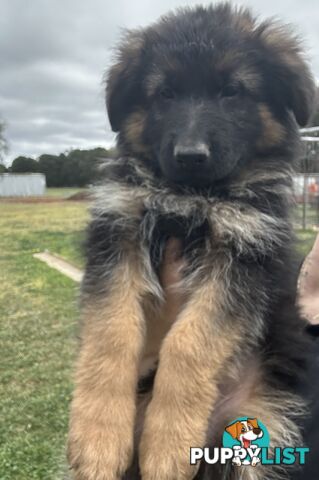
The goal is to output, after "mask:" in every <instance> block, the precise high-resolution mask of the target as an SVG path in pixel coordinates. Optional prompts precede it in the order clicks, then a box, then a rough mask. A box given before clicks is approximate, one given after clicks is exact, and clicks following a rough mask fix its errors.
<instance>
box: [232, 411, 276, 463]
mask: <svg viewBox="0 0 319 480" xmlns="http://www.w3.org/2000/svg"><path fill="white" fill-rule="evenodd" d="M223 446H227V447H231V448H232V449H233V450H234V457H233V460H232V462H233V464H234V465H236V466H237V467H240V466H241V465H251V466H253V467H255V466H256V465H257V464H258V463H260V458H259V453H260V449H261V447H263V446H267V447H268V446H269V435H268V432H267V430H266V428H265V427H264V425H263V424H262V423H261V422H260V421H259V420H257V418H249V417H243V418H240V419H237V420H236V421H235V422H233V423H231V424H229V425H228V426H227V427H226V428H225V432H224V436H223Z"/></svg>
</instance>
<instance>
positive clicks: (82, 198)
mask: <svg viewBox="0 0 319 480" xmlns="http://www.w3.org/2000/svg"><path fill="white" fill-rule="evenodd" d="M91 195H92V194H91V193H90V192H88V191H84V192H77V193H73V195H70V196H69V197H68V198H67V200H72V201H76V202H87V201H89V200H91Z"/></svg>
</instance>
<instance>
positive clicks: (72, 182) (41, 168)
mask: <svg viewBox="0 0 319 480" xmlns="http://www.w3.org/2000/svg"><path fill="white" fill-rule="evenodd" d="M114 155H116V152H115V150H114V149H109V150H106V149H105V148H101V147H98V148H94V149H92V150H79V149H77V150H71V151H69V152H67V153H61V154H60V155H50V154H46V153H45V154H43V155H40V157H39V158H38V159H36V160H35V159H34V158H30V157H24V156H19V157H17V158H15V159H14V160H13V162H12V165H11V167H8V168H6V167H4V165H1V167H2V168H1V171H0V173H5V172H8V173H43V174H44V175H45V176H46V184H47V186H48V187H84V186H86V185H89V184H90V183H92V182H94V180H96V178H97V176H98V166H99V165H100V164H101V162H102V161H103V159H105V158H110V157H114Z"/></svg>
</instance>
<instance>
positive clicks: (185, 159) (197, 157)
mask: <svg viewBox="0 0 319 480" xmlns="http://www.w3.org/2000/svg"><path fill="white" fill-rule="evenodd" d="M208 159H209V147H208V145H206V144H205V143H197V144H195V145H187V144H177V145H175V147H174V160H175V162H176V164H177V165H178V166H179V167H180V168H186V169H190V170H192V169H195V168H201V167H204V166H205V165H206V164H207V163H208Z"/></svg>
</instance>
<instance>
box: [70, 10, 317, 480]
mask: <svg viewBox="0 0 319 480" xmlns="http://www.w3.org/2000/svg"><path fill="white" fill-rule="evenodd" d="M172 78H173V80H172ZM168 84H169V85H168ZM312 94H313V83H312V80H311V75H310V73H309V71H308V68H307V66H306V63H305V61H304V59H303V57H302V54H301V52H300V48H299V44H298V41H297V40H296V38H295V37H294V35H293V34H292V33H291V32H290V31H289V29H287V28H284V27H282V26H280V25H278V24H277V23H274V22H272V21H270V22H265V23H261V24H258V23H257V22H256V20H255V19H254V18H253V17H252V16H251V14H250V13H249V12H248V11H246V10H237V9H235V8H233V7H230V6H229V5H227V4H223V5H218V6H214V7H207V8H204V7H198V8H195V9H189V10H188V9H185V10H181V11H178V12H177V13H175V14H171V15H168V16H167V17H164V18H162V19H161V20H160V21H159V22H158V23H156V24H154V25H151V26H150V27H148V28H146V29H144V30H137V31H133V32H129V33H128V34H127V36H126V37H125V39H124V40H123V43H122V44H121V46H120V48H119V57H118V61H117V63H116V64H115V66H114V67H113V68H112V69H111V71H110V74H109V77H108V82H107V106H108V113H109V117H110V122H111V125H112V127H113V129H114V130H115V131H118V132H119V142H118V146H119V151H120V158H118V159H116V160H112V161H109V162H106V164H105V166H104V177H105V180H104V181H103V182H102V183H101V185H100V186H99V187H97V189H96V202H95V205H94V207H93V209H92V221H91V224H90V227H89V233H88V252H87V255H88V256H87V267H86V273H85V278H84V281H83V291H82V302H83V328H82V342H81V349H80V354H79V359H78V364H77V371H76V387H75V392H74V398H73V402H72V408H71V420H70V432H69V448H68V454H69V462H70V465H71V467H72V472H73V475H74V478H75V479H76V480H119V479H121V478H126V479H129V480H135V479H138V478H142V479H143V480H190V479H192V478H195V476H196V478H197V479H201V480H204V479H214V480H217V479H221V478H224V477H223V472H222V470H221V469H220V470H219V469H218V468H217V467H215V468H213V467H208V466H207V465H205V464H202V465H201V466H200V469H199V472H197V471H196V469H195V468H194V467H193V466H191V465H190V464H189V448H190V447H191V446H197V447H199V446H204V445H208V446H216V445H219V444H220V441H221V435H222V432H223V430H224V428H225V426H226V425H227V424H229V423H230V422H231V421H233V420H234V419H235V418H237V417H240V416H244V415H249V416H250V417H252V418H258V419H260V420H261V421H262V422H263V423H264V424H265V425H266V426H267V428H268V430H269V433H270V438H271V441H272V446H273V447H274V446H279V447H280V446H281V447H284V446H293V445H298V446H299V445H300V444H302V438H301V432H300V429H299V427H298V421H297V418H298V416H300V415H302V414H303V413H304V410H305V409H304V404H303V401H302V399H301V398H299V397H298V396H297V395H296V393H295V386H296V384H297V382H298V378H299V375H300V374H301V372H302V368H303V365H304V352H305V350H306V349H307V347H306V339H305V337H304V335H303V329H304V325H303V322H302V320H301V319H300V318H299V315H298V312H297V309H296V307H295V306H294V300H295V277H294V271H293V235H292V230H291V225H290V220H289V209H290V203H291V192H292V172H293V165H294V160H295V157H296V155H297V152H298V146H299V138H298V133H297V123H298V124H299V125H304V124H305V123H306V122H307V120H308V117H309V114H310V110H311V102H312ZM185 131H187V132H188V133H187V135H188V138H187V141H189V140H190V141H194V143H196V142H197V143H196V144H198V142H203V141H205V142H206V143H207V145H208V147H207V149H208V151H209V152H210V153H209V157H207V165H206V166H205V168H206V170H205V175H201V172H196V171H193V170H192V171H191V172H186V173H185V172H183V171H181V169H180V165H176V163H174V162H175V161H176V158H174V153H173V152H174V146H175V145H176V144H177V143H178V141H181V140H180V139H181V138H182V139H183V135H184V133H185ZM183 141H185V139H184V140H183ZM199 160H200V162H201V158H200V159H199ZM205 161H206V160H205ZM198 168H199V169H200V168H201V165H199V167H198ZM190 173H191V174H190ZM172 236H173V237H178V238H180V240H181V242H182V245H183V258H184V264H185V266H184V267H183V269H182V271H181V281H180V283H179V284H178V285H176V288H177V289H179V290H180V292H181V293H182V294H183V295H184V297H185V303H184V307H183V308H182V310H181V311H180V312H179V313H178V315H177V318H176V319H173V321H172V320H171V319H168V318H167V317H166V314H165V311H164V310H163V305H164V300H165V298H164V293H163V290H162V286H161V284H160V281H159V275H158V273H159V266H160V264H161V260H162V254H163V250H164V246H165V243H166V241H167V239H168V238H169V237H172ZM150 372H151V373H152V374H153V376H154V374H155V379H154V385H153V388H151V387H150V388H151V391H149V389H147V388H146V391H144V390H143V391H142V389H141V391H140V393H139V394H138V393H137V390H138V383H139V379H141V378H145V377H146V378H148V375H149V373H150ZM155 372H156V373H155ZM140 383H141V382H140ZM138 465H139V468H138ZM125 472H127V473H125ZM239 475H242V476H241V477H240V478H242V479H243V480H261V479H267V480H270V479H273V478H281V477H287V476H288V477H289V475H290V474H289V472H288V471H285V469H284V468H280V469H278V468H277V469H276V468H271V467H269V466H265V467H263V466H258V467H256V468H254V469H252V468H251V467H242V469H241V470H240V472H239V471H238V470H232V471H231V472H230V474H229V476H228V478H227V480H229V479H237V478H239Z"/></svg>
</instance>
